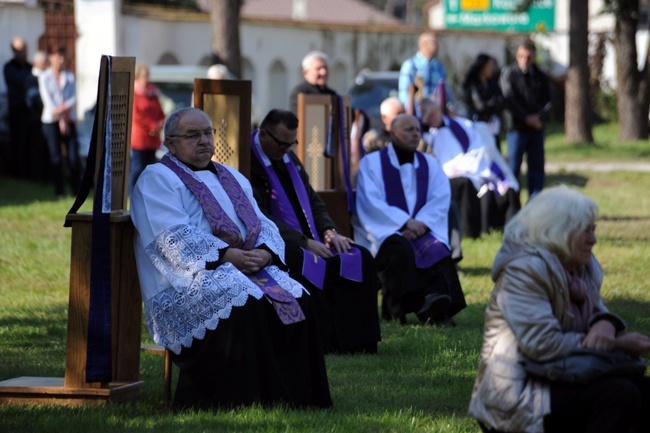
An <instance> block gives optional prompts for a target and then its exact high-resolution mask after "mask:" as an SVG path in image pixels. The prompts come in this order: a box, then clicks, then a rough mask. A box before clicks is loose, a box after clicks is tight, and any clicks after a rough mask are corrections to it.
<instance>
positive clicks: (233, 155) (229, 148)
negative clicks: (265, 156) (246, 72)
mask: <svg viewBox="0 0 650 433" xmlns="http://www.w3.org/2000/svg"><path fill="white" fill-rule="evenodd" d="M194 106H195V107H196V108H199V109H201V110H203V111H204V112H205V113H206V114H207V115H208V116H209V117H210V119H212V126H213V127H214V129H216V130H217V132H216V134H215V137H214V144H215V151H214V156H213V157H212V159H213V160H215V161H216V162H219V163H222V164H226V165H229V166H231V167H235V168H236V169H237V170H239V172H240V173H242V174H243V175H244V176H246V177H247V178H249V179H250V168H251V148H250V133H251V82H250V81H248V80H208V79H201V78H195V79H194Z"/></svg>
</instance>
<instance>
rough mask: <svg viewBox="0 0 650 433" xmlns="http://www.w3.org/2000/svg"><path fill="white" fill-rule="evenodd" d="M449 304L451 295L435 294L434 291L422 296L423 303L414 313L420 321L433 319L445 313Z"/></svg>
mask: <svg viewBox="0 0 650 433" xmlns="http://www.w3.org/2000/svg"><path fill="white" fill-rule="evenodd" d="M450 306H451V297H449V295H437V294H435V293H429V294H428V295H426V296H425V297H424V304H422V307H421V308H420V310H419V311H418V312H417V313H416V315H417V316H418V319H420V321H422V322H426V321H428V320H431V321H434V320H436V319H439V318H441V317H443V316H444V315H445V314H447V311H448V310H449V307H450Z"/></svg>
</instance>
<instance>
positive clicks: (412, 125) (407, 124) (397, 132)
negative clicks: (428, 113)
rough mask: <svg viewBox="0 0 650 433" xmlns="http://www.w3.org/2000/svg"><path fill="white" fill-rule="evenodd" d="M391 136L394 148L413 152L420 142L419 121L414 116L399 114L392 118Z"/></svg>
mask: <svg viewBox="0 0 650 433" xmlns="http://www.w3.org/2000/svg"><path fill="white" fill-rule="evenodd" d="M391 138H392V141H393V146H395V147H396V148H398V149H401V150H406V151H411V152H415V150H416V149H417V147H418V144H420V122H419V121H418V119H417V118H416V117H415V116H411V115H410V114H400V115H399V116H397V117H396V118H395V120H393V124H392V127H391Z"/></svg>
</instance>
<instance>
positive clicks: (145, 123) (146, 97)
mask: <svg viewBox="0 0 650 433" xmlns="http://www.w3.org/2000/svg"><path fill="white" fill-rule="evenodd" d="M164 124H165V113H164V112H163V110H162V107H161V105H160V100H159V99H158V88H156V86H154V85H153V84H151V83H150V82H149V67H148V66H147V65H138V66H137V67H136V68H135V80H134V92H133V128H132V131H131V170H130V174H129V193H130V192H131V191H133V187H134V186H135V182H136V181H137V180H138V177H139V176H140V173H142V171H143V170H144V168H145V167H146V166H147V165H149V164H153V163H155V162H156V150H158V148H160V131H161V130H162V128H163V126H164Z"/></svg>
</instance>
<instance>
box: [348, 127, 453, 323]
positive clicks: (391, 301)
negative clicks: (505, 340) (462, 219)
mask: <svg viewBox="0 0 650 433" xmlns="http://www.w3.org/2000/svg"><path fill="white" fill-rule="evenodd" d="M390 136H391V142H390V143H389V144H388V146H387V147H385V148H384V149H382V150H381V151H378V152H373V153H371V154H369V155H366V156H365V157H364V158H363V159H362V160H361V163H360V167H359V173H358V178H357V196H356V200H357V202H356V210H357V214H356V215H355V218H354V222H353V224H354V239H355V242H356V243H358V244H359V245H362V246H365V247H366V248H368V249H369V250H370V252H371V253H372V254H373V255H374V256H375V260H376V262H377V269H378V271H379V278H380V280H381V282H382V291H383V299H382V315H383V317H384V318H386V319H399V320H400V321H401V322H402V323H405V322H406V318H405V316H406V314H408V313H415V314H416V316H417V318H418V319H419V320H420V321H421V322H424V323H431V324H434V325H448V324H454V321H453V320H452V317H453V316H454V315H455V314H456V313H458V312H459V311H461V310H462V309H463V308H465V306H466V303H465V297H464V295H463V292H462V289H461V286H460V282H459V280H458V275H457V273H456V269H455V266H454V262H453V260H452V259H451V253H450V249H449V241H448V213H449V203H450V200H451V191H450V188H449V180H448V179H447V176H446V175H445V173H444V172H443V171H442V169H441V168H440V166H439V165H438V163H437V162H436V160H435V159H434V158H433V157H432V156H431V155H426V154H424V153H422V152H418V151H417V147H418V145H419V144H420V139H421V136H420V122H419V121H418V119H417V118H416V117H414V116H411V115H408V114H400V115H398V116H397V117H395V119H394V120H393V122H392V124H391V133H390Z"/></svg>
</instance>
